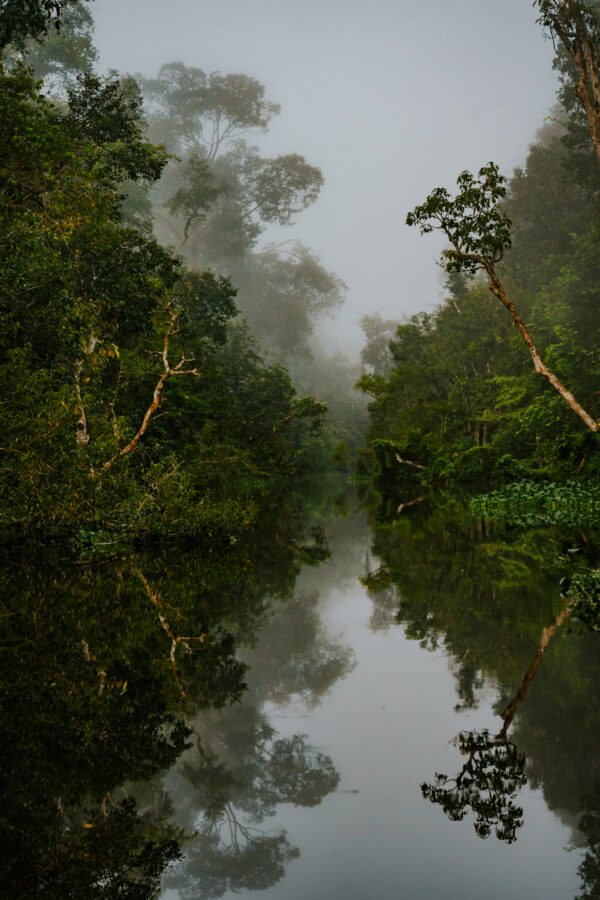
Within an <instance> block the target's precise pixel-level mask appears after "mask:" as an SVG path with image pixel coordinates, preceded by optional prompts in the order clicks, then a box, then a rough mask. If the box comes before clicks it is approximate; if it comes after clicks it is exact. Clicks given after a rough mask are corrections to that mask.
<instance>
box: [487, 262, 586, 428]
mask: <svg viewBox="0 0 600 900" xmlns="http://www.w3.org/2000/svg"><path fill="white" fill-rule="evenodd" d="M482 263H483V265H484V268H485V270H486V271H487V273H488V275H489V277H490V282H491V283H490V291H491V292H492V294H494V296H495V297H497V298H498V300H500V302H501V303H502V304H503V305H504V306H505V307H506V308H507V310H508V311H509V313H510V315H511V317H512V320H513V322H514V324H515V327H516V329H517V331H518V332H520V334H521V335H522V337H523V340H524V341H525V343H526V344H527V347H528V348H529V352H530V354H531V358H532V360H533V367H534V369H535V371H536V372H539V374H540V375H543V376H544V378H547V379H548V381H549V382H550V384H551V385H552V387H553V388H554V389H555V390H556V391H558V393H559V394H560V396H561V397H562V398H563V400H565V402H566V403H568V404H569V406H570V407H571V409H572V410H573V412H574V413H575V415H577V416H579V418H580V419H581V421H582V422H585V424H586V426H587V427H588V428H589V429H590V431H598V423H597V422H596V421H595V420H594V419H592V417H591V416H590V414H589V413H587V412H586V411H585V409H584V408H583V406H581V404H579V403H578V402H577V400H576V399H575V397H574V396H573V394H572V393H571V391H570V390H568V388H566V387H565V386H564V384H563V383H562V382H561V381H559V380H558V378H557V377H556V375H555V374H554V373H553V372H551V371H550V369H549V368H548V366H547V365H546V364H545V362H544V361H543V359H542V358H541V356H540V354H539V353H538V350H537V347H536V346H535V344H534V342H533V338H532V337H531V335H530V334H529V331H528V330H527V327H526V325H525V323H524V322H523V320H522V318H521V316H520V315H519V313H518V312H517V310H516V308H515V305H514V304H513V302H512V300H510V298H509V297H508V296H507V294H506V291H505V290H504V286H503V285H502V282H501V281H500V279H499V278H498V276H497V275H496V272H495V271H494V268H493V266H492V264H491V263H490V262H489V261H488V260H482Z"/></svg>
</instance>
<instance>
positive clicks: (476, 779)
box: [2, 501, 600, 900]
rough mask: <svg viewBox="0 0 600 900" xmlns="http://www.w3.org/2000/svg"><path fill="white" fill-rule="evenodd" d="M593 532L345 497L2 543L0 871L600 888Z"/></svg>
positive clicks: (233, 882) (198, 889)
mask: <svg viewBox="0 0 600 900" xmlns="http://www.w3.org/2000/svg"><path fill="white" fill-rule="evenodd" d="M95 549H96V550H97V548H95ZM597 550H598V545H597V543H596V539H595V537H594V534H593V533H592V532H590V531H589V530H584V529H578V528H575V527H574V528H572V529H570V530H567V531H565V530H564V529H562V530H561V529H557V528H544V527H541V526H539V527H536V528H529V529H525V528H517V527H516V526H508V525H493V524H492V523H490V522H486V521H483V520H481V519H477V518H475V517H474V516H472V515H469V514H468V513H467V512H466V511H465V510H464V508H462V507H461V506H460V505H458V504H453V503H446V505H445V507H444V508H440V507H434V506H433V505H432V504H431V503H430V502H428V501H424V502H421V503H417V504H415V505H414V506H412V507H410V508H406V509H402V510H400V512H399V513H398V514H397V516H396V517H395V518H394V517H393V516H392V518H391V519H388V521H386V522H385V523H384V522H379V523H378V522H377V521H376V520H375V517H374V516H373V515H372V514H371V515H369V514H368V513H367V511H366V510H364V509H361V508H359V507H358V506H357V505H356V504H352V503H349V502H348V501H344V502H339V503H337V505H336V506H335V507H332V506H331V504H330V505H327V506H325V505H324V506H323V508H322V509H318V508H317V509H313V510H312V511H311V513H310V515H309V516H308V517H304V518H303V517H301V516H300V515H293V514H290V519H289V521H288V523H287V525H286V526H282V525H281V522H280V521H279V522H275V523H271V527H270V531H269V532H268V535H267V536H265V537H264V540H263V543H262V544H259V543H258V542H256V541H253V540H249V541H247V542H244V541H242V540H240V541H238V542H234V541H231V542H230V544H228V545H227V546H224V547H221V548H220V549H213V550H211V551H210V552H209V551H208V550H207V551H202V549H201V548H200V549H199V548H193V549H188V550H185V551H182V550H181V549H177V548H175V547H172V548H166V549H165V548H160V549H157V550H156V552H153V553H149V552H148V551H145V552H144V553H143V554H142V553H140V554H138V555H133V556H132V555H130V554H127V553H122V554H119V553H115V554H113V557H107V558H97V557H96V555H95V552H94V553H92V552H90V556H89V558H86V559H83V560H80V561H79V563H78V565H77V566H72V565H71V564H70V563H67V562H66V561H64V560H63V561H61V560H60V559H57V558H56V554H55V558H52V559H46V560H45V562H44V566H43V567H42V566H40V565H39V564H38V563H37V562H36V563H33V562H32V560H31V559H27V558H23V557H22V556H20V557H18V558H17V557H16V556H14V555H13V558H10V559H8V560H7V565H6V569H5V579H6V582H5V588H7V593H6V596H9V595H10V596H9V600H8V610H5V612H4V615H5V617H7V621H8V622H9V623H10V635H9V638H8V640H7V641H6V647H4V648H3V651H4V652H3V654H2V657H3V696H4V702H3V722H4V725H5V727H4V730H3V737H2V744H3V752H4V755H5V759H7V760H8V766H7V768H6V771H5V776H4V782H5V788H6V790H5V796H6V797H7V800H6V806H5V808H4V813H3V831H4V834H5V836H6V837H5V839H4V848H5V849H4V853H5V866H4V871H5V873H6V883H7V885H8V890H7V892H6V893H5V896H15V897H17V896H29V895H31V896H37V895H40V896H52V897H54V896H56V897H59V896H64V897H70V896H72V897H77V898H78V897H80V896H81V897H86V896H90V897H95V896H101V897H103V896H110V897H113V896H114V897H136V898H137V897H146V896H148V897H150V896H160V897H162V898H163V900H178V898H180V900H192V898H197V900H203V898H217V897H225V898H230V897H231V898H232V897H233V896H239V895H240V894H242V895H244V894H246V893H250V892H252V896H253V897H256V898H262V897H265V898H274V900H306V898H315V900H321V898H322V900H366V898H369V900H390V898H399V897H400V898H407V900H408V898H433V897H444V898H474V900H475V898H481V897H484V896H485V897H491V898H496V897H498V898H499V897H505V896H507V895H509V896H515V897H529V898H537V897H539V898H542V897H544V898H547V897H552V898H554V897H556V898H579V897H582V898H583V897H597V896H600V893H599V891H600V762H599V755H598V746H599V742H600V694H599V692H598V690H597V684H598V680H599V679H600V653H599V650H600V643H599V642H600V636H599V635H598V634H597V633H593V632H589V631H587V630H585V629H584V628H583V626H582V625H580V624H578V623H577V622H569V621H564V622H563V621H562V620H560V618H559V617H560V613H561V610H562V609H563V608H564V606H565V600H564V599H562V598H561V588H560V581H561V578H562V577H563V576H564V575H565V572H567V571H570V570H572V569H573V567H574V566H576V567H579V568H586V566H592V565H594V564H595V563H596V561H597ZM540 646H542V652H540ZM536 660H537V662H536ZM527 673H529V675H528V676H527ZM15 674H16V676H17V678H16V681H15V680H14V678H13V676H15ZM526 676H527V677H526ZM524 679H525V680H524ZM509 708H510V709H511V713H510V715H508V717H507V714H506V712H505V711H506V710H507V709H509ZM503 712H504V713H505V714H504V718H502V713H503ZM182 722H183V724H181V723H182ZM7 723H8V724H7ZM503 726H504V730H503ZM438 776H439V777H438ZM36 829H37V830H36ZM178 854H179V858H177V856H178ZM109 888H110V890H109ZM111 891H112V892H111ZM61 892H62V893H61Z"/></svg>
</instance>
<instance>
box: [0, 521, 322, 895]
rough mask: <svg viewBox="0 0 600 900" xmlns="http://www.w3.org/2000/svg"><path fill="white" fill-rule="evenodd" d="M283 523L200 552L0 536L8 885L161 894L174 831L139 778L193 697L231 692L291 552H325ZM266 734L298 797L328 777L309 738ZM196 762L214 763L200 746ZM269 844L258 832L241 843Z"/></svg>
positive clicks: (292, 567)
mask: <svg viewBox="0 0 600 900" xmlns="http://www.w3.org/2000/svg"><path fill="white" fill-rule="evenodd" d="M288 522H289V524H286V523H285V522H283V523H278V527H277V531H276V535H275V536H274V535H273V530H274V529H272V530H271V532H270V533H266V534H263V535H260V534H257V535H256V536H249V537H248V538H247V539H243V540H242V539H240V540H239V541H238V542H237V543H236V544H235V545H233V544H232V545H231V546H226V547H224V548H223V547H222V548H220V549H218V548H217V547H216V546H213V548H212V549H211V551H210V552H208V550H205V549H203V548H202V547H193V548H187V549H183V548H179V549H178V550H175V549H174V548H173V547H159V548H154V549H153V552H151V553H146V554H143V553H140V554H136V555H135V556H131V557H130V556H126V555H124V554H120V553H117V554H115V555H114V556H113V557H111V558H107V559H99V560H96V559H92V558H90V559H88V558H79V559H76V560H73V559H72V558H71V557H69V554H68V552H67V551H66V550H65V548H58V553H57V552H56V549H54V550H52V551H50V552H48V553H47V554H46V555H44V554H43V553H41V554H38V555H37V556H36V557H35V558H31V556H30V554H29V553H28V552H27V551H26V550H25V551H23V552H21V551H19V550H18V549H17V548H13V549H11V550H5V552H4V556H5V558H4V566H3V567H2V568H0V597H1V599H0V617H1V618H2V622H3V639H2V645H1V646H0V697H1V698H2V703H1V705H0V753H1V755H2V760H3V767H2V771H1V773H0V790H1V791H2V796H3V812H2V816H1V817H0V840H1V841H2V854H1V862H0V881H1V883H2V888H3V896H6V897H29V896H38V895H43V896H48V897H56V898H57V900H58V898H59V897H60V898H62V897H82V898H83V897H85V898H86V900H87V898H94V897H104V896H115V897H116V896H118V897H123V898H130V897H131V898H132V900H133V898H135V900H144V898H152V897H154V896H156V892H157V890H158V889H159V883H160V878H161V873H162V871H163V869H164V868H165V866H166V865H167V864H168V863H169V861H172V860H175V859H177V858H178V856H179V854H180V845H181V842H182V839H183V830H182V828H181V827H180V826H178V825H175V824H173V806H172V803H171V798H169V796H168V795H167V794H165V792H164V790H163V789H162V788H161V787H160V785H158V786H155V788H154V789H153V790H152V791H151V792H150V794H149V795H148V791H149V788H147V787H144V784H145V783H146V782H147V781H148V779H151V778H159V777H160V775H159V773H160V772H161V771H163V770H165V769H168V768H169V767H170V766H172V765H173V763H174V762H175V761H176V760H177V759H178V757H180V756H181V754H182V753H183V751H184V750H185V749H186V747H189V746H190V741H191V739H192V737H193V735H192V733H191V732H190V729H189V727H188V724H187V723H188V722H189V721H190V720H191V719H192V718H193V716H194V715H196V714H197V712H198V710H211V709H216V708H218V707H220V706H222V705H223V704H225V703H229V702H232V701H235V700H237V699H239V697H240V696H241V694H242V693H243V691H244V690H245V683H244V677H245V671H246V666H245V665H244V663H243V662H241V661H240V660H239V659H238V658H237V656H236V653H237V645H238V644H239V642H241V641H243V642H246V643H250V642H252V641H254V640H255V636H256V634H257V633H258V632H259V630H260V627H261V625H262V624H263V623H264V621H265V618H266V616H267V611H268V608H269V604H270V603H271V602H272V600H273V598H274V597H275V598H277V597H279V598H284V597H289V596H290V594H291V593H292V591H293V588H294V584H295V581H296V578H297V575H298V571H299V568H300V563H301V562H302V563H307V562H308V563H310V564H317V563H318V562H319V561H320V560H322V559H323V558H325V557H326V555H327V548H326V546H325V543H324V541H323V539H322V535H321V534H320V533H314V534H313V535H312V538H311V540H310V541H309V544H308V546H305V543H304V540H303V535H302V528H303V526H302V522H301V520H292V519H291V518H289V519H288ZM61 554H62V555H64V559H62V560H60V559H57V556H60V555H61ZM299 560H300V562H299ZM262 744H263V746H264V753H265V754H266V753H267V750H268V752H269V753H270V755H271V756H270V757H268V758H269V760H270V762H269V765H267V757H266V756H265V758H264V759H263V760H262V762H259V761H258V760H257V762H256V765H257V766H264V768H265V772H270V773H271V774H270V777H271V778H272V779H273V780H276V779H275V773H276V771H277V766H279V769H280V770H281V771H280V772H279V775H278V777H279V779H280V781H281V780H285V771H286V760H288V769H289V770H290V779H291V780H290V784H293V783H294V782H293V779H292V778H291V776H292V774H295V775H296V776H297V778H298V779H300V781H301V784H296V787H295V788H294V792H293V796H294V797H295V798H296V801H294V802H306V798H307V797H308V795H310V794H311V791H312V792H313V795H314V796H316V795H317V794H319V791H321V792H322V791H326V790H328V789H330V788H329V787H328V786H327V785H329V784H330V783H331V779H332V778H333V777H334V773H333V768H332V766H331V767H330V768H328V766H329V765H330V764H329V763H327V761H326V760H325V758H323V759H320V758H319V757H318V755H314V754H313V755H312V756H311V751H310V749H309V748H308V747H307V746H305V745H302V744H296V745H294V746H293V747H292V746H289V745H285V744H284V745H281V746H280V745H278V744H277V739H276V737H275V736H271V737H270V738H269V739H267V736H266V735H265V736H263V738H262ZM271 757H272V759H271ZM289 760H291V761H289ZM203 765H204V767H205V768H206V769H207V771H208V770H209V769H211V768H214V766H212V764H210V763H209V761H208V758H207V759H206V760H205V761H204V763H203ZM303 766H304V770H305V771H304V772H303ZM320 773H321V774H322V777H323V779H324V782H326V783H327V785H325V784H324V785H321V784H320V783H319V777H321V776H320ZM236 777H237V776H236ZM257 777H258V776H257ZM311 779H312V780H311ZM263 780H264V778H263ZM303 791H304V792H305V793H303ZM280 794H281V798H282V799H281V800H280V801H278V802H287V801H286V799H285V794H284V791H283V788H281V790H280ZM211 802H212V801H211ZM215 802H216V801H215ZM228 802H229V801H228ZM223 809H224V807H222V810H223ZM192 830H193V829H192ZM205 838H206V839H207V840H209V839H210V840H213V837H211V833H210V832H207V833H206V835H205ZM268 843H269V842H268V841H267V842H265V841H262V840H261V841H259V842H258V843H256V841H254V843H253V847H254V850H253V851H252V852H253V853H258V849H259V848H261V847H262V848H263V851H264V852H265V853H266V848H267V846H268ZM275 845H277V847H279V849H278V850H277V849H276V848H275ZM271 846H272V847H273V848H274V849H272V851H269V852H270V853H271V858H272V860H273V865H275V861H276V860H277V859H278V860H279V864H283V863H282V860H283V859H284V857H285V855H286V853H288V854H289V853H291V854H292V857H293V855H294V854H293V851H291V850H286V849H285V842H282V841H281V840H278V841H275V842H274V843H273V842H272V841H271ZM261 852H262V851H261Z"/></svg>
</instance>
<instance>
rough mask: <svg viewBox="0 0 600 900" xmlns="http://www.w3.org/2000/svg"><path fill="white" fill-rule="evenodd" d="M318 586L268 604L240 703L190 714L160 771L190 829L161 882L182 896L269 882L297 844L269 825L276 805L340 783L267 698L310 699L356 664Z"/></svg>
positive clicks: (299, 802) (321, 794)
mask: <svg viewBox="0 0 600 900" xmlns="http://www.w3.org/2000/svg"><path fill="white" fill-rule="evenodd" d="M318 600H319V594H318V592H317V591H315V590H308V591H302V590H300V591H297V592H296V593H295V594H294V596H293V597H291V598H289V599H288V600H287V601H286V602H285V603H283V604H280V605H279V606H275V607H272V608H271V609H270V611H269V614H268V618H267V620H266V622H265V624H264V627H263V628H262V630H261V632H260V634H259V635H258V636H257V640H256V643H255V646H254V648H253V649H252V651H246V652H242V653H241V654H240V656H241V658H242V659H244V660H245V661H246V662H247V664H248V665H249V670H248V673H247V680H248V686H249V691H248V692H247V693H246V694H245V695H244V697H243V699H242V703H241V704H240V705H236V706H233V707H229V708H225V709H222V710H220V711H218V712H214V713H208V714H203V715H201V716H198V717H197V718H196V719H195V720H194V723H193V724H194V731H195V733H196V735H197V737H198V740H197V744H196V746H195V747H194V748H192V749H191V750H190V751H188V753H187V754H186V755H185V756H184V757H183V758H182V760H181V762H180V763H179V764H178V765H177V766H176V767H174V769H173V770H172V771H171V773H170V774H169V776H168V778H167V783H168V785H169V791H170V793H171V795H172V797H173V798H174V801H175V806H176V808H177V810H178V811H179V812H178V815H177V817H176V821H177V823H178V824H179V825H180V826H182V827H183V828H184V829H185V832H186V833H187V834H188V835H190V837H189V839H188V840H187V841H186V842H185V846H184V850H185V854H184V858H183V860H182V861H181V862H180V863H179V864H178V865H177V866H174V867H171V868H170V869H169V872H168V873H167V877H166V879H165V882H164V885H165V887H167V888H169V887H170V888H174V889H176V890H177V891H178V895H179V896H180V897H181V898H188V897H189V898H198V900H200V898H212V897H220V896H222V895H223V894H225V893H227V892H228V891H233V892H238V891H241V890H259V889H260V890H266V889H267V888H268V887H271V886H273V885H275V884H276V883H277V882H279V881H280V879H281V878H283V876H284V874H285V867H286V865H287V863H289V862H291V861H292V860H294V859H297V858H298V856H299V853H300V852H299V850H298V848H297V847H295V846H294V845H293V844H292V843H291V842H290V841H289V839H288V836H287V834H286V832H285V831H284V830H283V829H281V828H279V829H272V828H271V827H269V825H270V823H269V819H271V818H272V817H273V816H274V815H275V813H276V811H277V808H278V807H279V806H280V805H281V804H292V805H294V806H296V807H306V808H309V807H314V806H317V805H318V804H320V803H321V801H322V800H323V799H324V798H325V797H326V796H327V795H328V794H330V793H332V792H333V791H335V790H336V789H337V786H338V783H339V777H340V776H339V774H338V772H337V771H336V769H335V766H334V764H333V761H332V760H331V758H330V757H329V756H328V755H327V754H326V753H324V752H322V751H321V750H319V749H318V748H316V747H314V746H313V745H311V743H310V742H309V741H308V739H307V737H306V735H302V734H293V735H291V736H287V737H284V736H281V735H280V734H278V732H277V731H276V730H275V729H274V728H273V726H272V725H271V724H270V723H269V720H268V716H267V714H266V713H265V709H264V706H265V703H267V702H268V703H270V704H287V703H290V702H292V701H293V702H301V703H302V704H303V706H304V708H306V709H311V708H314V706H315V705H316V704H317V703H318V702H319V700H320V698H321V697H322V696H323V695H324V694H325V693H326V692H327V691H328V690H329V689H330V688H331V687H332V685H333V684H334V683H335V682H336V681H337V680H338V679H340V678H341V677H343V676H344V675H345V674H347V673H348V672H349V671H350V670H351V669H352V667H353V656H352V652H351V649H350V648H349V647H348V646H346V645H345V644H343V643H341V642H339V641H335V640H332V639H331V638H330V637H329V636H328V634H327V632H326V629H325V628H324V627H323V625H322V622H321V619H320V616H319V614H318V609H317V604H318Z"/></svg>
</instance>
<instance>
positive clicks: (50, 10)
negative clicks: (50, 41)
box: [0, 0, 88, 51]
mask: <svg viewBox="0 0 600 900" xmlns="http://www.w3.org/2000/svg"><path fill="white" fill-rule="evenodd" d="M77 2H78V0H0V51H1V50H3V49H4V48H5V47H6V46H7V45H8V44H15V45H16V46H17V47H23V46H24V43H25V41H26V39H27V38H35V40H40V39H42V38H43V37H45V36H46V35H47V34H48V32H49V31H50V29H51V28H52V27H54V28H57V29H58V28H60V26H61V14H62V13H63V12H65V11H66V10H67V9H68V8H69V7H70V6H74V5H75V4H76V3H77ZM84 2H88V0H84Z"/></svg>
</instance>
